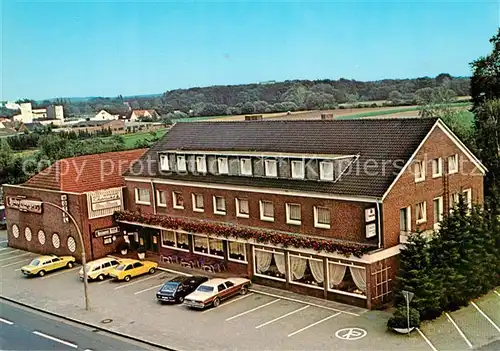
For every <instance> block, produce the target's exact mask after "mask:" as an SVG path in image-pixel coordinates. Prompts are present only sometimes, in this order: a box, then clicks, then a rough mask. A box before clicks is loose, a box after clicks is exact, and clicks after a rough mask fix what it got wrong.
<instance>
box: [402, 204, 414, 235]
mask: <svg viewBox="0 0 500 351" xmlns="http://www.w3.org/2000/svg"><path fill="white" fill-rule="evenodd" d="M399 231H400V234H408V233H409V232H411V207H410V206H408V207H406V208H402V209H400V210H399Z"/></svg>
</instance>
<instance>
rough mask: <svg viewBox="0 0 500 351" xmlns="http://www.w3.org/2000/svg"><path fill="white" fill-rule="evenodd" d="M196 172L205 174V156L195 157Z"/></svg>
mask: <svg viewBox="0 0 500 351" xmlns="http://www.w3.org/2000/svg"><path fill="white" fill-rule="evenodd" d="M196 171H197V172H198V173H207V160H206V159H205V156H196Z"/></svg>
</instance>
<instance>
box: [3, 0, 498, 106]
mask: <svg viewBox="0 0 500 351" xmlns="http://www.w3.org/2000/svg"><path fill="white" fill-rule="evenodd" d="M0 6H2V8H1V9H0V10H1V13H2V15H1V20H2V42H1V45H2V46H1V48H2V60H1V68H2V72H1V73H2V77H1V83H2V85H1V92H0V99H1V100H7V99H17V98H23V97H29V98H34V99H43V98H50V97H62V96H66V97H68V96H72V97H75V96H116V95H118V94H122V95H132V94H147V93H161V92H164V91H166V90H171V89H176V88H188V87H193V86H207V85H217V84H239V83H252V82H259V81H267V80H277V81H280V80H286V79H323V78H330V79H338V78H340V77H344V78H348V79H358V80H375V79H383V78H406V77H420V76H426V75H427V76H435V75H437V74H439V73H441V72H447V73H450V74H452V75H470V68H469V62H471V61H472V60H474V59H476V58H477V57H479V56H480V55H484V54H487V53H488V52H489V51H490V50H491V47H490V43H489V42H488V39H489V38H490V37H491V36H493V34H494V33H495V31H496V28H497V27H498V26H499V25H500V23H499V21H500V0H493V1H481V0H475V1H470V2H465V1H460V0H455V1H446V0H445V1H440V2H437V1H413V2H410V1H405V0H399V1H385V2H379V1H364V2H361V1H350V2H349V1H344V2H341V1H334V0H332V1H322V2H321V1H319V2H318V1H316V2H311V1H302V2H298V1H295V2H292V1H289V2H285V1H276V2H269V1H260V2H241V1H232V2H230V1H226V2H210V1H203V2H187V1H186V2H182V1H177V2H175V1H159V2H158V1H156V2H146V1H144V2H143V1H138V0H137V1H128V2H125V1H121V2H120V1H80V2H77V1H53V2H48V1H47V2H45V1H37V2H34V1H31V2H27V1H14V0H3V1H1V5H0Z"/></svg>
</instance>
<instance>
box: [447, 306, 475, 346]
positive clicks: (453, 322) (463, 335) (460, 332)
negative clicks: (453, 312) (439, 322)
mask: <svg viewBox="0 0 500 351" xmlns="http://www.w3.org/2000/svg"><path fill="white" fill-rule="evenodd" d="M444 314H445V315H446V317H448V320H449V321H450V322H451V324H453V326H454V327H455V329H457V331H458V334H460V336H461V337H462V338H463V339H464V340H465V342H466V343H467V345H469V348H471V349H472V348H474V347H473V346H472V344H471V342H470V341H469V339H467V337H466V336H465V334H464V333H463V332H462V330H461V329H460V328H459V327H458V325H457V323H455V321H454V320H453V318H451V316H450V315H449V314H448V313H446V312H445V313H444Z"/></svg>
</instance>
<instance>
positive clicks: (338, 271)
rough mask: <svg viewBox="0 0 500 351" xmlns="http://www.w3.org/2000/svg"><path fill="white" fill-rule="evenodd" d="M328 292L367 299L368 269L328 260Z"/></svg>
mask: <svg viewBox="0 0 500 351" xmlns="http://www.w3.org/2000/svg"><path fill="white" fill-rule="evenodd" d="M327 268H328V272H327V278H328V290H330V291H334V292H336V293H340V294H345V295H350V296H355V297H360V298H366V285H367V284H366V282H367V279H366V268H365V267H363V266H357V265H354V264H347V263H343V262H340V261H333V260H330V259H328V265H327Z"/></svg>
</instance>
